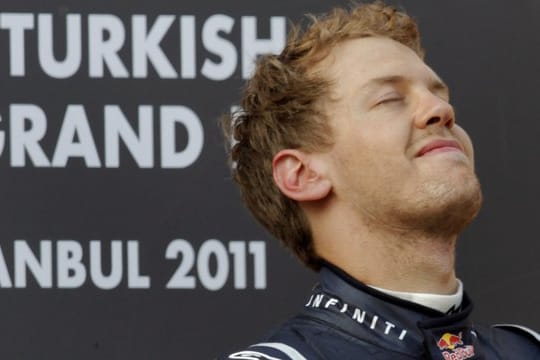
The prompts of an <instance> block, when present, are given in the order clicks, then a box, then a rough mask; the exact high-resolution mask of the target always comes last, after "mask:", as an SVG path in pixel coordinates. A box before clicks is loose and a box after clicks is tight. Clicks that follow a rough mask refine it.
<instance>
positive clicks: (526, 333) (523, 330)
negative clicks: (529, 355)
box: [492, 324, 540, 346]
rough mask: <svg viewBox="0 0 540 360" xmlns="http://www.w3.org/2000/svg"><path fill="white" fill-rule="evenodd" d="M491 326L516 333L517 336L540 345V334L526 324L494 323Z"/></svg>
mask: <svg viewBox="0 0 540 360" xmlns="http://www.w3.org/2000/svg"><path fill="white" fill-rule="evenodd" d="M492 328H494V329H495V331H496V330H503V331H507V332H511V333H513V334H517V335H518V336H521V337H525V338H527V339H529V340H530V341H532V342H533V343H535V344H536V345H538V346H540V334H539V333H537V332H536V331H534V330H533V329H529V328H528V327H526V326H522V325H515V324H495V325H493V326H492Z"/></svg>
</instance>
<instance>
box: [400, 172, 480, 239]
mask: <svg viewBox="0 0 540 360" xmlns="http://www.w3.org/2000/svg"><path fill="white" fill-rule="evenodd" d="M446 180H447V181H445V182H440V181H432V182H428V183H424V184H423V186H422V188H421V189H418V191H419V192H417V194H416V196H415V200H414V201H413V203H414V204H410V203H409V204H408V205H412V206H410V207H409V211H405V212H401V213H400V217H401V221H402V222H403V224H404V225H405V224H408V226H410V227H414V228H415V229H418V230H422V231H423V232H425V233H429V234H434V235H439V236H440V235H448V236H450V235H455V234H459V233H460V232H462V231H463V230H464V229H465V228H466V227H467V226H468V225H469V224H470V223H471V222H472V220H473V219H474V218H475V217H476V215H478V212H479V211H480V208H481V206H482V190H481V187H480V183H479V181H478V178H477V177H476V175H474V174H472V175H471V176H465V177H464V178H461V179H460V181H459V183H456V182H455V181H451V180H452V179H446Z"/></svg>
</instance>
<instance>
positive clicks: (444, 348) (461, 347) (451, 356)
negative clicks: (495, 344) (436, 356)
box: [437, 332, 475, 360]
mask: <svg viewBox="0 0 540 360" xmlns="http://www.w3.org/2000/svg"><path fill="white" fill-rule="evenodd" d="M462 334H463V333H462V332H460V333H459V334H457V335H456V334H452V333H448V332H447V333H444V334H443V335H442V336H441V338H440V339H439V341H437V346H438V347H439V350H441V355H442V356H443V358H444V360H465V359H470V358H472V357H473V356H474V355H475V352H474V346H472V345H465V344H464V343H463V338H462V337H463V335H462Z"/></svg>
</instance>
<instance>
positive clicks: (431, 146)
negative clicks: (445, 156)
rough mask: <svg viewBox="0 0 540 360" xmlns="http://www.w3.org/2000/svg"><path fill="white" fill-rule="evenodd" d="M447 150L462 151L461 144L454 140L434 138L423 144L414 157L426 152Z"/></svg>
mask: <svg viewBox="0 0 540 360" xmlns="http://www.w3.org/2000/svg"><path fill="white" fill-rule="evenodd" d="M448 151H460V152H463V148H462V147H461V145H460V144H459V143H458V142H457V141H455V140H447V139H439V140H434V141H431V142H430V143H428V144H427V145H425V146H424V147H422V148H421V149H420V151H418V153H417V154H416V157H420V156H424V155H426V154H433V153H439V152H448Z"/></svg>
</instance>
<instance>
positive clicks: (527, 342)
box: [476, 324, 540, 359]
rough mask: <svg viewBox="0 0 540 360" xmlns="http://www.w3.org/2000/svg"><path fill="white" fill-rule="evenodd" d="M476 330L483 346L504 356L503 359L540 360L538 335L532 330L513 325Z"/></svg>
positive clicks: (478, 328) (500, 325)
mask: <svg viewBox="0 0 540 360" xmlns="http://www.w3.org/2000/svg"><path fill="white" fill-rule="evenodd" d="M476 328H477V330H478V335H479V336H480V338H481V339H480V340H481V342H483V343H484V346H487V347H488V348H489V349H492V351H495V352H496V353H497V354H502V355H504V356H503V357H504V358H509V359H539V358H540V335H539V334H538V333H537V332H536V331H534V330H532V329H529V328H527V327H525V326H521V325H513V324H497V325H493V326H490V327H476Z"/></svg>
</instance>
